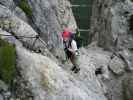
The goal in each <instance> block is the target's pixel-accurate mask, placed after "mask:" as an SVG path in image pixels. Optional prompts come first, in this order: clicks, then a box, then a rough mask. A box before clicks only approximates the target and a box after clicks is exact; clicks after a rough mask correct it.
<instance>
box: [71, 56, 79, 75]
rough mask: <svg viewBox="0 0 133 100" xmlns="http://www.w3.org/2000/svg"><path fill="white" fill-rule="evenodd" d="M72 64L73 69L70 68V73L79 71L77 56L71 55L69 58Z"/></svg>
mask: <svg viewBox="0 0 133 100" xmlns="http://www.w3.org/2000/svg"><path fill="white" fill-rule="evenodd" d="M70 60H71V62H72V64H73V67H72V69H71V70H72V71H74V73H78V72H79V71H80V68H79V61H78V56H76V55H71V58H70Z"/></svg>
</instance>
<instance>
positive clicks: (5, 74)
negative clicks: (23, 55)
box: [0, 39, 16, 84]
mask: <svg viewBox="0 0 133 100" xmlns="http://www.w3.org/2000/svg"><path fill="white" fill-rule="evenodd" d="M15 63H16V53H15V47H14V46H13V45H11V44H9V43H8V42H6V41H4V40H2V39H0V78H1V79H2V80H3V81H5V82H6V83H7V84H11V82H12V80H13V78H14V75H15Z"/></svg>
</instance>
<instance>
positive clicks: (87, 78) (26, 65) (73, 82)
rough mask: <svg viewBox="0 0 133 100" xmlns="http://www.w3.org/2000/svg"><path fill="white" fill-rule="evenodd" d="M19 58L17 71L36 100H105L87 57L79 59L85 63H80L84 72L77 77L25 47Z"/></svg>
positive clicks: (21, 48) (20, 51) (21, 49)
mask: <svg viewBox="0 0 133 100" xmlns="http://www.w3.org/2000/svg"><path fill="white" fill-rule="evenodd" d="M17 55H18V67H19V68H20V69H21V73H22V74H23V75H24V78H25V79H26V80H27V81H28V82H29V84H30V88H31V90H32V92H33V94H34V99H35V100H106V98H105V96H104V95H103V92H102V91H101V90H102V88H101V86H100V83H99V82H98V80H97V78H96V77H95V75H94V72H93V71H94V70H93V69H94V66H93V64H91V62H89V58H88V59H87V60H88V61H87V60H86V58H87V56H86V55H83V56H81V58H80V59H84V60H86V62H84V63H81V67H82V70H81V72H80V73H79V75H76V76H73V75H72V73H69V72H67V71H65V70H64V69H62V68H61V67H60V66H58V65H57V64H55V63H54V62H53V61H51V60H50V59H49V58H47V57H45V56H42V55H40V54H36V53H31V52H29V51H27V50H26V49H24V48H23V47H17ZM31 62H33V63H31Z"/></svg>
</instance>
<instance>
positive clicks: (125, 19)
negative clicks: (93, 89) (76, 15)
mask: <svg viewBox="0 0 133 100" xmlns="http://www.w3.org/2000/svg"><path fill="white" fill-rule="evenodd" d="M92 12H93V13H92V21H91V36H90V39H91V41H96V42H97V44H98V46H100V47H102V48H104V50H109V51H111V52H112V54H111V55H109V54H104V55H107V56H109V57H110V58H109V59H110V60H109V59H107V58H105V56H103V57H102V59H101V60H102V61H103V62H105V60H104V58H105V59H106V60H107V62H108V63H107V65H106V66H108V68H109V80H108V81H105V80H102V79H101V80H102V82H103V86H106V90H107V97H108V99H109V100H128V99H125V98H123V89H122V84H123V81H122V80H124V79H126V78H127V77H129V76H130V73H132V57H133V56H132V49H131V48H132V47H133V44H132V43H133V42H132V41H133V35H132V14H133V2H132V1H131V0H94V2H93V11H92ZM99 61H100V60H99ZM100 63H101V61H100ZM127 87H128V86H127ZM124 91H125V90H124ZM127 91H128V92H129V90H128V89H127ZM128 92H127V95H128V96H127V97H129V100H130V98H131V97H130V95H131V94H128Z"/></svg>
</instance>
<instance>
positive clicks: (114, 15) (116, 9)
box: [91, 0, 133, 51]
mask: <svg viewBox="0 0 133 100" xmlns="http://www.w3.org/2000/svg"><path fill="white" fill-rule="evenodd" d="M132 7H133V3H132V2H131V1H130V0H122V1H114V0H102V1H99V0H95V1H94V9H93V14H92V25H91V26H92V27H91V29H92V40H96V41H98V45H99V46H102V47H104V48H105V49H108V50H112V51H113V50H115V51H116V50H118V49H120V50H121V49H124V48H131V47H132V46H133V44H132V43H133V42H132V40H133V38H132V34H130V32H131V30H130V28H131V27H132V26H129V24H130V22H129V21H128V20H129V19H130V17H132V13H133V10H132V9H133V8H132Z"/></svg>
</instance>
